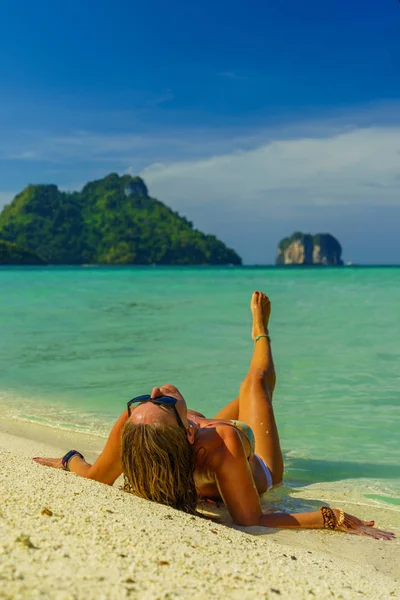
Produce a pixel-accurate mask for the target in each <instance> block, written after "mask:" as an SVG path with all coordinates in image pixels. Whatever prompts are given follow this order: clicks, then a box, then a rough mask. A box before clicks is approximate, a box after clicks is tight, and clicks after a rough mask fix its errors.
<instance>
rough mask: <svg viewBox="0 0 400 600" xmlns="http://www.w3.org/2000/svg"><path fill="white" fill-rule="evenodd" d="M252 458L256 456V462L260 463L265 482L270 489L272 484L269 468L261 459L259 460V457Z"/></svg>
mask: <svg viewBox="0 0 400 600" xmlns="http://www.w3.org/2000/svg"><path fill="white" fill-rule="evenodd" d="M254 456H257V458H258V460H259V461H260V465H261V466H262V468H263V469H264V473H265V477H266V478H267V482H268V489H269V488H272V485H273V484H272V475H271V471H270V470H269V468H268V467H267V465H266V464H265V462H264V461H263V459H262V458H261V456H258V454H255V455H254Z"/></svg>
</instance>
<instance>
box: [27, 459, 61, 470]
mask: <svg viewBox="0 0 400 600" xmlns="http://www.w3.org/2000/svg"><path fill="white" fill-rule="evenodd" d="M33 460H34V461H35V462H36V463H38V464H39V465H44V466H45V467H53V468H54V469H64V467H63V464H62V458H41V457H40V456H36V457H35V458H34V459H33Z"/></svg>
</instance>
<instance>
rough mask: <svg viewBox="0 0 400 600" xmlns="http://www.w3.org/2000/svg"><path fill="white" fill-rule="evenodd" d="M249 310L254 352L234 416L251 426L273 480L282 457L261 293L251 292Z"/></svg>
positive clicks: (278, 477) (278, 478)
mask: <svg viewBox="0 0 400 600" xmlns="http://www.w3.org/2000/svg"><path fill="white" fill-rule="evenodd" d="M250 306H251V311H252V314H253V330H252V337H253V339H254V352H253V357H252V359H251V363H250V367H249V371H248V373H247V375H246V377H245V379H244V381H243V383H242V385H241V387H240V394H239V403H238V404H239V412H238V417H237V418H238V419H239V420H240V421H244V422H245V423H247V424H248V425H250V427H251V428H252V429H253V432H254V436H255V440H256V454H258V456H260V457H261V458H262V459H263V460H264V462H265V463H266V465H267V466H268V468H269V470H270V471H271V475H272V481H273V483H274V484H277V483H280V482H281V481H282V476H283V458H282V452H281V447H280V442H279V434H278V428H277V426H276V421H275V415H274V409H273V407H272V395H273V391H274V387H275V380H276V377H275V368H274V361H273V358H272V351H271V344H270V342H269V340H268V338H267V337H260V338H259V339H258V340H257V341H256V338H257V337H258V336H260V335H261V336H265V335H268V322H269V317H270V313H271V304H270V301H269V299H268V298H267V296H266V295H265V294H262V293H259V292H255V293H254V294H253V296H252V299H251V305H250Z"/></svg>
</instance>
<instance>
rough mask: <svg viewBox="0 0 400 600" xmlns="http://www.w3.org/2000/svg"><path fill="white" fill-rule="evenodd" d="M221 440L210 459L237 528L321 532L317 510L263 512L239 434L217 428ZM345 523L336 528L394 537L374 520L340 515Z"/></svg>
mask: <svg viewBox="0 0 400 600" xmlns="http://www.w3.org/2000/svg"><path fill="white" fill-rule="evenodd" d="M217 433H218V434H219V436H220V437H221V439H222V442H223V443H222V445H221V448H220V451H218V452H216V453H215V456H214V457H213V458H212V461H211V465H210V466H211V467H212V468H213V470H214V471H215V475H216V482H217V486H218V489H219V491H220V494H221V497H222V499H223V501H224V503H225V504H226V507H227V508H228V510H229V513H230V515H231V516H232V519H233V521H234V522H235V523H236V524H237V525H243V526H251V525H258V526H261V527H276V528H284V529H287V528H289V529H292V528H303V529H322V528H324V526H325V524H324V518H323V515H322V512H321V511H320V510H318V511H315V512H308V513H298V514H287V513H267V512H264V511H263V510H262V506H261V502H260V497H259V495H258V493H257V489H256V487H255V484H254V480H253V477H252V474H251V471H250V467H249V463H248V461H247V459H246V456H245V454H244V450H243V445H242V442H241V440H240V437H239V435H238V432H237V431H236V430H235V429H233V428H232V427H224V426H222V427H217ZM333 511H334V516H335V520H336V522H337V523H339V522H340V516H341V512H340V510H339V509H333ZM343 517H344V521H343V522H342V523H341V525H340V526H339V527H337V529H338V530H339V531H345V532H347V533H352V534H355V535H366V536H369V537H373V538H375V539H392V538H393V537H394V534H392V533H388V532H385V531H381V530H379V529H375V528H374V527H373V525H374V522H373V521H360V519H358V518H357V517H354V516H352V515H348V514H347V513H343Z"/></svg>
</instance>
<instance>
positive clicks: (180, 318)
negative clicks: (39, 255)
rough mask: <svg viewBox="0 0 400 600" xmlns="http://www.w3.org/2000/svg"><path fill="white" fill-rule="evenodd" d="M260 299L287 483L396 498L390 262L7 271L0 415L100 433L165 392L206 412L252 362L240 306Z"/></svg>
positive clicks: (399, 411)
mask: <svg viewBox="0 0 400 600" xmlns="http://www.w3.org/2000/svg"><path fill="white" fill-rule="evenodd" d="M255 289H259V290H263V291H266V292H267V293H268V294H269V296H270V298H271V301H272V306H273V313H272V319H271V327H270V330H271V335H272V344H273V351H274V357H275V362H276V367H277V374H278V383H277V389H276V394H275V397H274V403H275V410H276V415H277V420H278V425H279V429H280V433H281V440H282V446H283V449H284V452H285V459H286V480H287V482H288V484H289V485H292V484H293V485H300V486H301V485H304V484H308V483H310V482H334V481H337V480H349V481H350V480H351V481H352V485H354V482H357V481H359V482H360V485H361V482H362V487H360V490H359V491H360V493H361V491H362V493H363V497H364V498H365V499H366V500H367V501H369V502H373V503H382V504H384V505H386V506H387V507H389V506H390V507H391V508H392V509H395V510H399V508H398V507H399V502H400V472H399V471H400V469H399V464H400V443H399V442H400V436H399V433H398V432H399V431H400V343H399V335H400V268H343V269H299V270H298V269H288V270H286V269H274V268H53V267H51V268H3V269H1V270H0V290H1V294H0V315H1V334H0V403H1V409H2V411H3V413H4V414H8V415H9V416H10V417H12V418H14V419H17V420H28V421H29V420H32V421H36V422H41V423H43V424H46V425H48V426H51V427H56V428H64V429H68V428H71V429H74V430H79V431H82V432H88V433H93V432H94V433H100V434H102V435H106V433H107V431H108V430H109V428H110V425H111V423H112V422H113V420H114V419H115V418H116V417H117V416H118V415H119V414H120V413H121V412H122V410H123V408H124V404H125V403H126V401H127V400H128V399H129V398H130V397H132V396H135V395H138V394H141V393H146V392H148V391H150V389H151V387H152V386H153V385H159V384H162V383H168V382H172V383H174V384H175V385H177V386H178V387H179V388H180V389H181V391H182V393H183V394H184V396H185V397H186V398H187V399H188V403H189V406H190V407H192V408H196V409H198V410H201V411H204V412H205V413H206V414H207V415H213V414H214V413H216V412H217V411H218V410H219V408H221V407H222V406H223V404H224V403H225V402H228V401H229V400H231V399H232V398H233V397H235V396H236V395H237V392H238V388H239V385H240V382H241V379H242V378H243V376H244V375H245V372H246V368H247V366H248V363H249V359H250V355H251V350H252V341H251V338H250V327H251V319H250V311H249V300H250V295H251V292H252V291H253V290H255Z"/></svg>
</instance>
